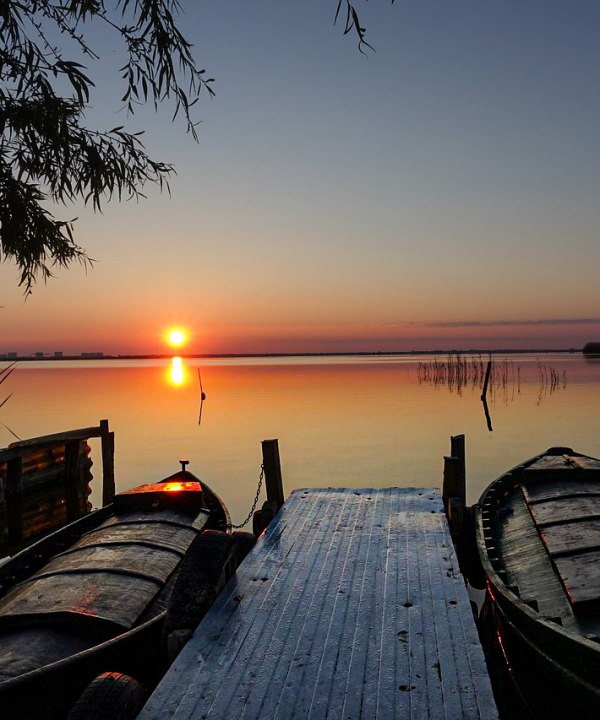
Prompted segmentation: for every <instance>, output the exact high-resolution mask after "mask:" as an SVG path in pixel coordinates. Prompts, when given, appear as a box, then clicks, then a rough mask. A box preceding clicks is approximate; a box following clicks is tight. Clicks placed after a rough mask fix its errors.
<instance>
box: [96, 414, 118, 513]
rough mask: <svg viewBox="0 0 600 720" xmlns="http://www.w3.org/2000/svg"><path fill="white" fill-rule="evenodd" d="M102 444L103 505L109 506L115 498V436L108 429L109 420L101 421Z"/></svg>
mask: <svg viewBox="0 0 600 720" xmlns="http://www.w3.org/2000/svg"><path fill="white" fill-rule="evenodd" d="M100 440H101V443H102V505H103V506H104V505H109V504H110V503H111V502H112V501H113V498H114V496H115V434H114V432H110V431H109V429H108V420H100Z"/></svg>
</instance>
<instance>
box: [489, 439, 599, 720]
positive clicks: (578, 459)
mask: <svg viewBox="0 0 600 720" xmlns="http://www.w3.org/2000/svg"><path fill="white" fill-rule="evenodd" d="M475 523H476V543H477V550H478V554H479V559H480V562H481V566H482V568H483V572H484V574H485V578H486V584H487V593H486V601H485V603H484V608H483V611H482V615H481V628H482V638H483V640H484V646H485V648H486V650H487V651H488V653H489V655H490V658H491V659H492V663H490V666H491V669H492V670H493V667H494V661H498V660H500V661H501V663H502V673H501V675H499V676H498V677H501V678H502V681H503V682H504V683H508V684H505V685H504V686H502V687H500V688H499V689H498V688H497V689H498V695H499V697H498V699H499V704H500V706H502V705H503V703H504V704H505V705H507V704H510V705H511V707H512V709H511V710H509V711H508V713H507V715H506V717H510V718H511V719H512V718H521V717H526V718H531V717H533V718H544V720H546V719H548V720H554V719H558V718H561V720H564V719H565V718H578V720H584V719H589V720H591V719H592V718H594V719H597V718H599V717H600V460H597V459H595V458H591V457H587V456H585V455H581V454H579V453H576V452H574V451H573V450H572V449H571V448H563V447H553V448H550V449H549V450H547V451H546V452H545V453H543V454H542V455H538V456H537V457H534V458H532V459H530V460H528V461H526V462H524V463H523V464H522V465H519V466H517V467H515V468H513V469H512V470H510V471H509V472H507V473H506V474H504V475H502V476H501V477H500V478H498V479H497V480H496V481H495V482H493V483H492V484H491V485H490V486H489V487H488V489H487V490H486V491H485V492H484V493H483V495H482V497H481V499H480V502H479V504H478V505H476V506H475Z"/></svg>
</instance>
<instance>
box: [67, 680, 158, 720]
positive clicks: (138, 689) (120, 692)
mask: <svg viewBox="0 0 600 720" xmlns="http://www.w3.org/2000/svg"><path fill="white" fill-rule="evenodd" d="M148 694H149V693H148V691H147V690H146V689H145V688H144V687H142V685H140V683H139V682H138V681H137V680H134V679H133V678H132V677H129V675H122V674H121V673H116V672H106V673H102V675H98V677H97V678H94V679H93V680H92V682H91V683H90V684H89V685H88V686H87V687H86V689H85V690H84V691H83V692H82V694H81V695H80V696H79V699H78V700H77V701H76V703H75V705H73V707H72V708H71V712H70V713H69V714H68V715H67V717H66V718H65V720H133V718H136V717H137V716H138V714H139V712H140V710H141V709H142V707H143V705H144V703H145V702H146V700H147V699H148Z"/></svg>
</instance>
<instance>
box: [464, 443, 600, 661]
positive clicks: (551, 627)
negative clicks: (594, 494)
mask: <svg viewBox="0 0 600 720" xmlns="http://www.w3.org/2000/svg"><path fill="white" fill-rule="evenodd" d="M554 450H556V451H558V450H568V451H569V454H571V455H573V456H574V457H585V458H590V459H595V458H592V457H591V456H589V455H584V454H583V453H578V452H575V451H574V450H572V449H570V448H562V447H561V448H549V449H548V450H546V451H545V452H543V453H540V454H539V455H535V456H534V457H532V458H530V459H529V460H525V461H524V462H522V463H519V464H518V465H515V467H513V468H511V469H510V470H508V471H506V472H504V473H503V474H502V475H500V476H499V477H498V478H496V480H494V481H492V482H491V483H490V485H488V487H487V488H486V489H485V490H484V491H483V493H482V495H481V497H480V499H479V502H478V503H476V504H475V505H474V514H475V541H476V546H477V553H478V555H479V560H480V562H481V565H482V569H483V572H484V575H485V577H486V585H487V588H488V593H490V594H491V596H492V600H493V601H494V604H495V605H497V606H498V607H499V608H500V609H501V611H502V612H503V614H504V616H505V617H506V618H508V619H511V624H512V625H514V626H515V627H518V625H517V623H515V622H514V621H513V620H512V617H513V612H510V611H511V610H514V611H515V612H516V614H520V615H521V616H525V621H527V622H529V623H535V624H536V625H537V626H539V627H540V628H541V629H542V631H543V633H544V634H546V633H548V634H549V637H551V636H552V635H558V636H559V637H562V639H563V640H565V641H566V642H568V643H569V644H571V643H575V644H576V645H577V646H578V647H581V646H583V647H584V648H586V649H587V650H589V651H590V652H592V653H593V654H594V655H596V656H598V657H600V644H599V643H598V642H596V641H595V640H591V639H590V638H587V637H586V636H585V635H583V634H581V633H579V632H576V631H575V630H571V629H569V628H566V627H564V626H563V625H560V624H559V623H556V622H554V621H553V620H551V619H549V618H548V617H545V616H543V615H541V614H540V613H539V612H538V611H536V610H535V609H534V608H532V607H531V606H530V605H528V604H527V603H526V602H525V601H524V600H522V599H521V598H520V597H519V596H518V595H517V594H516V593H515V592H514V591H513V590H511V589H510V586H508V585H507V584H506V583H505V581H504V580H503V579H502V577H501V576H500V574H499V573H498V571H497V570H496V569H495V568H494V566H493V564H492V560H491V558H490V554H489V550H488V545H487V543H486V539H485V534H486V531H485V529H484V522H485V519H484V512H485V511H486V510H488V509H487V508H485V507H484V506H485V504H486V503H488V502H490V501H491V498H490V497H489V496H490V494H494V495H495V494H496V493H497V492H498V489H499V488H502V489H503V490H504V491H505V492H504V494H505V496H506V495H507V494H508V491H509V490H507V488H506V487H505V486H508V487H509V489H510V490H512V489H514V488H516V486H517V485H519V484H520V483H521V478H520V477H518V475H519V473H520V472H521V471H522V470H525V469H526V468H528V467H530V466H531V465H533V464H534V463H535V462H537V461H538V460H540V459H541V458H543V457H547V456H549V455H557V456H560V455H561V454H562V453H558V452H550V451H554ZM511 480H512V482H510V481H511ZM559 579H560V578H559ZM490 584H491V585H492V586H493V590H491V592H490V587H489V586H490ZM499 600H501V602H499ZM507 610H508V611H507Z"/></svg>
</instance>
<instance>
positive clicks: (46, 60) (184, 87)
mask: <svg viewBox="0 0 600 720" xmlns="http://www.w3.org/2000/svg"><path fill="white" fill-rule="evenodd" d="M178 13H179V4H178V3H177V0H114V6H113V8H112V9H111V10H109V9H107V7H106V6H105V3H104V1H103V0H24V1H23V2H17V1H16V0H0V80H1V84H0V128H1V131H2V132H1V138H0V260H5V259H11V260H13V261H14V262H16V264H17V266H18V268H19V271H20V284H21V285H22V286H24V288H25V290H26V292H30V291H31V288H32V285H33V284H34V282H35V280H36V279H38V278H40V277H41V278H43V279H46V278H47V277H48V276H50V275H51V267H52V266H53V265H59V266H67V265H69V264H70V263H71V262H72V261H74V260H79V261H81V262H84V263H85V262H88V258H87V257H86V255H85V252H84V251H83V249H82V248H81V247H79V246H78V245H77V244H76V243H75V242H74V239H73V220H58V219H56V218H55V217H54V215H53V214H52V213H51V212H50V210H49V209H48V204H49V201H54V202H55V203H56V202H59V203H67V202H71V201H74V200H77V199H83V200H84V201H85V203H87V204H91V205H92V206H93V207H94V209H100V207H101V202H103V201H104V200H110V199H111V198H113V197H116V198H118V199H119V200H121V199H123V198H137V197H140V196H143V189H144V186H145V185H146V184H147V183H156V184H158V185H160V186H161V187H162V186H164V185H165V184H166V183H167V181H168V176H169V175H170V174H171V173H172V172H173V167H172V166H171V165H170V164H167V163H164V162H158V161H156V160H153V159H152V158H150V157H149V156H148V154H147V153H146V151H145V148H144V145H143V143H142V140H141V135H142V133H130V132H126V131H125V129H124V127H123V126H119V127H115V128H112V129H109V130H98V129H95V128H90V127H88V126H87V124H86V120H85V109H86V107H88V105H89V103H90V95H91V92H92V90H93V87H94V83H93V81H92V79H91V78H90V77H88V75H87V74H86V68H85V67H84V65H83V64H82V62H80V60H81V59H83V60H84V61H85V59H86V58H87V59H88V60H89V61H95V60H97V59H98V57H97V55H96V54H95V52H94V50H93V48H92V47H91V45H90V44H89V42H88V41H87V40H86V38H87V37H90V31H91V26H92V24H96V25H98V24H100V23H102V24H104V26H105V27H106V28H107V29H108V30H109V31H111V32H112V33H113V34H115V35H116V36H117V37H118V39H119V41H120V43H121V46H122V47H123V50H124V53H125V57H126V60H125V63H124V65H123V66H122V68H121V78H122V82H123V89H122V93H123V94H122V97H121V102H122V103H123V104H124V106H125V107H126V109H127V110H128V112H129V113H134V112H135V110H136V108H137V107H138V106H139V105H140V104H143V103H147V102H150V103H152V104H153V105H154V106H155V107H158V105H159V104H160V103H162V102H164V101H165V100H170V101H171V102H172V103H173V106H174V116H176V115H178V114H181V115H183V117H184V119H185V122H186V125H187V130H188V132H189V133H191V135H192V136H193V137H194V138H196V128H195V124H194V122H193V119H192V114H191V113H192V106H193V105H194V103H195V102H196V101H197V99H198V96H199V93H200V91H201V90H205V91H207V92H208V93H209V94H211V95H212V94H213V90H212V88H211V82H212V79H211V78H206V77H205V72H204V70H202V69H199V68H198V66H197V65H196V63H195V60H194V58H193V56H192V53H191V45H190V43H189V42H188V41H187V40H186V39H185V38H184V36H183V35H182V33H181V32H180V30H179V29H178V27H177V25H176V20H175V18H176V16H178ZM57 38H58V39H60V41H61V45H60V46H59V45H58V43H57ZM63 45H65V46H66V47H67V48H68V50H67V51H66V50H65V49H64V47H63ZM66 52H69V53H70V55H67V54H66ZM73 56H75V57H77V61H75V60H73V59H70V58H72V57H73Z"/></svg>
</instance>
